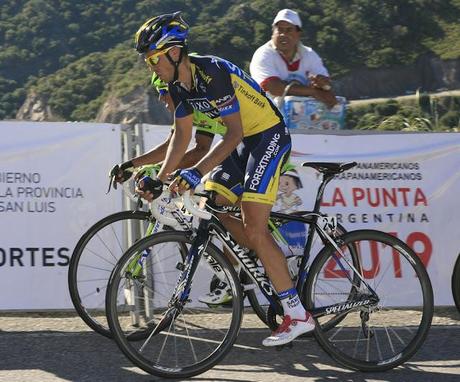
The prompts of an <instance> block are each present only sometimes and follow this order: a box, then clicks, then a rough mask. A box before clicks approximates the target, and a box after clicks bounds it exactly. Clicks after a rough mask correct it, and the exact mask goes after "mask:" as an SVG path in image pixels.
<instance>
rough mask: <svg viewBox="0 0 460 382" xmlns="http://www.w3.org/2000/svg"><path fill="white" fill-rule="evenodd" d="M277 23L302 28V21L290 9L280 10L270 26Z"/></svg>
mask: <svg viewBox="0 0 460 382" xmlns="http://www.w3.org/2000/svg"><path fill="white" fill-rule="evenodd" d="M279 21H287V22H288V23H290V24H292V25H295V26H297V27H299V28H302V21H300V17H299V14H298V13H297V12H296V11H293V10H292V9H282V10H281V11H279V12H278V14H277V15H276V17H275V20H273V24H272V26H274V25H276V23H277V22H279Z"/></svg>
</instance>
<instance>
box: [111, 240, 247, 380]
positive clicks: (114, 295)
mask: <svg viewBox="0 0 460 382" xmlns="http://www.w3.org/2000/svg"><path fill="white" fill-rule="evenodd" d="M191 243H192V239H191V238H190V234H189V233H186V232H177V231H171V232H161V233H158V234H155V235H152V236H150V237H146V238H144V239H142V240H140V241H139V242H138V243H136V244H135V245H133V246H132V247H130V248H129V249H128V250H127V252H126V253H125V254H124V255H123V257H122V258H121V259H120V260H119V261H118V263H117V265H116V267H115V268H114V269H113V271H112V274H111V277H110V280H109V285H108V289H107V298H106V303H107V306H106V312H107V318H108V322H109V326H110V330H111V331H112V333H113V335H114V339H115V341H116V343H117V345H118V347H119V348H120V349H121V351H122V352H123V353H124V354H125V355H126V356H127V357H128V358H129V359H130V360H131V362H133V363H134V364H135V365H136V366H138V367H140V368H141V369H142V370H144V371H146V372H148V373H150V374H152V375H155V376H159V377H163V378H188V377H191V376H194V375H198V374H201V373H203V372H205V371H206V370H208V369H210V368H211V367H213V366H214V365H215V364H216V363H218V362H219V361H220V360H221V359H222V358H223V357H224V356H225V355H226V354H227V353H228V352H229V351H230V350H231V347H232V345H233V343H234V342H235V341H236V338H237V336H238V332H239V328H240V325H241V320H242V314H243V295H242V289H241V286H240V284H239V280H238V276H237V275H236V272H235V270H234V268H233V266H232V265H231V264H230V263H229V261H228V260H227V259H226V258H225V256H224V255H223V253H222V252H221V251H220V250H219V249H217V248H216V247H215V246H214V245H213V244H212V243H209V244H208V246H207V248H206V254H204V255H203V257H202V258H201V261H200V263H199V265H198V268H197V271H196V273H195V280H205V279H206V277H208V278H209V279H211V278H212V276H213V275H214V271H213V269H212V268H211V267H210V266H209V261H206V260H205V256H206V257H208V256H209V258H210V259H212V261H211V263H212V264H213V265H212V266H213V267H215V266H219V267H220V268H221V269H222V270H223V272H224V273H225V276H226V277H227V281H228V285H230V286H231V293H232V296H233V298H232V303H231V305H230V307H222V308H219V307H208V306H207V305H206V304H202V303H199V301H198V299H195V296H197V295H201V293H203V292H204V293H206V292H207V290H208V284H207V283H206V282H202V283H201V284H199V285H197V284H196V283H193V285H192V286H193V287H192V288H191V292H190V295H189V296H188V302H187V304H186V305H185V307H184V309H183V310H181V311H180V312H174V313H172V316H173V317H172V316H169V315H170V312H171V300H169V302H168V299H169V297H167V296H169V294H167V293H166V292H164V289H161V288H169V290H170V291H171V292H172V288H171V285H172V284H171V282H174V281H176V284H175V285H176V286H177V276H178V275H179V273H180V272H181V271H182V269H186V265H185V266H184V264H182V265H181V266H178V265H176V266H174V265H173V264H171V265H170V266H169V267H168V266H167V265H165V264H166V263H165V262H164V261H163V260H162V259H161V257H162V256H170V255H171V254H174V253H175V251H176V248H182V247H183V246H187V247H189V246H190V245H191ZM145 251H147V252H148V253H149V256H154V257H158V259H157V260H155V263H156V264H161V265H162V266H164V267H165V270H164V272H165V273H168V275H169V276H168V279H166V278H165V279H164V283H163V285H160V282H159V281H157V282H156V283H155V288H156V289H155V290H151V291H149V296H150V298H149V299H146V298H145V295H146V294H145V293H144V294H143V295H142V296H141V298H138V295H137V294H136V293H137V292H136V291H140V290H143V289H145V288H148V285H145V283H143V280H140V281H136V280H133V278H132V275H131V274H130V273H129V272H127V270H128V269H129V264H132V261H133V259H135V256H138V254H139V253H146V252H145ZM184 267H185V268H184ZM144 271H145V273H146V274H147V275H148V274H149V273H150V268H146V269H144ZM151 271H152V272H154V271H155V268H154V267H152V270H151ZM172 272H177V274H176V278H174V275H173V274H172ZM204 275H206V277H204ZM154 277H155V276H154ZM129 279H131V283H133V284H137V285H134V288H132V286H133V285H132V284H130V285H129V287H130V288H129V289H130V290H131V291H133V290H134V294H135V295H134V297H133V298H127V297H126V296H127V293H126V285H127V283H126V280H129ZM156 279H157V280H159V278H156ZM172 287H174V285H172ZM200 287H201V288H202V289H203V290H200ZM195 289H197V290H196V291H195ZM195 292H198V293H196V294H195ZM200 292H201V293H200ZM128 295H129V294H128ZM165 296H166V297H167V298H166V299H165ZM133 301H142V302H143V303H144V307H141V308H139V312H138V313H139V315H140V316H144V315H145V319H144V321H143V322H141V323H136V324H135V325H133V324H132V322H130V320H129V318H128V317H127V316H126V315H119V311H121V309H120V307H121V306H123V305H126V304H128V305H129V304H131V305H132V303H133ZM188 304H190V306H189V305H188ZM145 306H148V309H149V312H146V310H147V308H146V307H145ZM131 310H133V309H131ZM216 312H218V313H222V312H223V313H222V314H220V315H219V317H218V318H219V319H212V317H214V316H212V315H214V314H216ZM176 314H177V315H176ZM162 315H163V316H162ZM165 317H167V323H166V324H164V323H163V321H162V319H163V320H164V319H165ZM152 323H153V325H152ZM159 323H161V325H162V326H161V328H162V329H161V330H160V331H159V332H158V333H154V332H153V330H154V328H155V327H156V325H158V324H159ZM208 327H209V328H208ZM147 328H148V329H147ZM137 330H139V331H141V332H142V333H143V335H142V336H141V337H142V343H140V344H139V343H138V342H135V341H132V340H131V339H128V337H129V336H132V335H133V333H134V332H135V331H137ZM146 330H149V336H145V333H146ZM220 336H222V337H220ZM216 344H217V345H216ZM214 345H216V347H215V348H214V347H213V346H214ZM191 348H193V354H192V352H189V351H188V350H189V349H191ZM202 350H203V351H206V354H205V355H203V356H201V355H200V351H202ZM208 352H209V354H208ZM179 353H180V354H179ZM149 354H151V355H152V358H150V357H149Z"/></svg>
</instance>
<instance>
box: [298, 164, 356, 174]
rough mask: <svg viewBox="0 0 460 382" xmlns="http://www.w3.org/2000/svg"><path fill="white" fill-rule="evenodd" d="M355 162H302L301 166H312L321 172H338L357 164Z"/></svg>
mask: <svg viewBox="0 0 460 382" xmlns="http://www.w3.org/2000/svg"><path fill="white" fill-rule="evenodd" d="M357 164H358V163H356V162H347V163H334V162H304V163H302V167H312V168H314V169H315V170H317V171H319V172H321V173H323V174H329V175H334V174H340V173H341V172H344V171H347V170H349V169H350V168H353V167H355V166H356V165H357Z"/></svg>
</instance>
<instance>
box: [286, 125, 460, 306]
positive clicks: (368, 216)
mask: <svg viewBox="0 0 460 382" xmlns="http://www.w3.org/2000/svg"><path fill="white" fill-rule="evenodd" d="M292 141H293V151H292V155H291V162H292V163H293V165H295V169H294V170H291V172H292V171H295V172H296V173H297V177H298V178H297V179H298V180H297V183H296V182H293V181H290V182H287V181H286V180H283V179H284V178H286V179H287V178H288V177H287V176H285V177H281V181H280V194H279V200H278V202H277V205H279V206H281V205H283V207H282V208H281V207H280V209H284V210H286V211H294V210H301V209H307V210H309V209H312V208H313V205H314V201H315V196H316V195H315V193H316V190H317V187H318V185H319V182H320V180H321V174H319V173H318V172H317V171H315V170H313V169H312V168H307V167H302V166H301V164H302V163H303V162H351V161H356V162H357V166H356V167H354V168H353V169H351V170H349V171H347V172H345V173H342V174H339V175H338V176H336V178H335V179H334V180H332V181H331V182H330V183H329V185H328V187H327V188H326V191H325V194H324V199H323V203H322V212H325V213H327V214H329V215H335V216H336V217H337V221H338V222H339V223H341V224H342V225H343V226H344V227H345V228H346V229H347V230H354V229H361V228H365V229H377V230H381V231H384V232H388V233H391V234H392V235H394V236H396V237H398V238H399V239H401V240H403V241H404V242H406V243H407V244H408V245H409V246H410V247H412V249H414V251H415V252H416V253H417V254H418V255H419V257H420V258H421V260H422V262H423V263H424V265H425V267H426V268H427V270H428V273H429V275H430V278H431V282H432V285H433V290H434V297H435V304H436V305H452V304H453V299H452V293H451V276H452V269H453V265H454V263H455V260H456V258H457V256H458V255H459V253H460V225H459V224H458V217H459V212H460V202H459V198H458V195H459V194H460V134H441V133H440V134H435V133H431V134H401V133H400V134H370V135H349V136H347V135H341V136H338V135H316V134H315V135H300V134H296V135H293V139H292ZM291 175H292V174H291ZM291 178H292V176H291ZM380 260H381V259H379V256H378V254H376V256H375V258H374V261H373V263H372V264H367V265H366V266H367V267H368V269H369V270H370V272H371V273H372V270H374V271H378V270H379V269H382V268H383V264H380V263H379V261H380ZM379 267H380V268H379ZM389 269H390V270H391V272H393V279H392V280H393V281H394V285H398V287H399V288H402V289H401V290H404V289H403V288H404V285H405V283H404V280H409V281H410V277H414V276H413V274H408V273H406V274H404V272H403V273H402V274H401V272H397V267H396V266H395V265H394V264H392V265H390V266H389ZM407 303H409V302H407Z"/></svg>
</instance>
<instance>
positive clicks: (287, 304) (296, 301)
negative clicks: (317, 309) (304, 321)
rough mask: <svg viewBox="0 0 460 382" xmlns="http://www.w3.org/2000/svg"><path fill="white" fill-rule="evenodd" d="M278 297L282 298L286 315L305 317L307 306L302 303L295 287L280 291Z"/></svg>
mask: <svg viewBox="0 0 460 382" xmlns="http://www.w3.org/2000/svg"><path fill="white" fill-rule="evenodd" d="M278 297H279V298H280V300H281V305H282V306H283V310H284V315H289V316H291V318H305V308H304V307H303V305H302V304H301V302H300V298H299V295H298V294H297V290H296V289H295V288H291V289H288V290H285V291H282V292H279V293H278Z"/></svg>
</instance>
